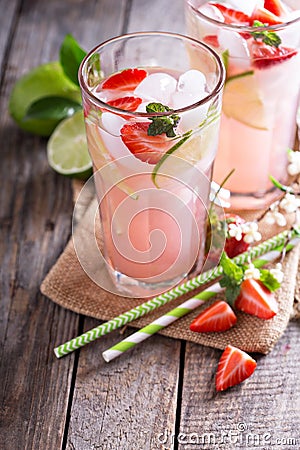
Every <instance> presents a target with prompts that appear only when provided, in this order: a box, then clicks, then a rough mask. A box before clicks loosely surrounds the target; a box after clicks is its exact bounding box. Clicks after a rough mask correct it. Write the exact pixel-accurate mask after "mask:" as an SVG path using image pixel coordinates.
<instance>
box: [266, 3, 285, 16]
mask: <svg viewBox="0 0 300 450" xmlns="http://www.w3.org/2000/svg"><path fill="white" fill-rule="evenodd" d="M264 7H265V8H266V9H267V10H268V11H270V12H271V13H273V14H275V16H278V17H281V16H284V15H286V13H287V10H286V8H285V7H284V6H283V4H282V2H281V0H265V2H264Z"/></svg>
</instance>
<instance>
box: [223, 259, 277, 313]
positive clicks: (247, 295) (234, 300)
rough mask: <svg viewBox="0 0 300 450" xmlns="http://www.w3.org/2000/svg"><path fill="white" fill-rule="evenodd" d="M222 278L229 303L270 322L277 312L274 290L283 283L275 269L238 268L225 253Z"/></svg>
mask: <svg viewBox="0 0 300 450" xmlns="http://www.w3.org/2000/svg"><path fill="white" fill-rule="evenodd" d="M220 263H221V266H222V268H223V277H222V279H221V280H220V285H221V286H222V287H224V288H225V295H226V299H227V301H228V302H229V303H230V304H231V305H233V306H234V307H235V308H236V309H239V310H241V311H243V312H245V313H247V314H251V315H254V316H256V317H259V318H260V319H265V320H267V319H271V318H272V317H273V316H274V315H276V314H277V312H278V305H277V302H276V299H275V296H274V291H275V290H276V289H278V288H279V287H280V282H279V281H278V278H276V277H275V276H274V275H273V274H272V270H266V269H260V270H259V269H257V268H255V267H254V265H253V264H249V266H248V267H247V268H245V267H242V266H238V265H237V264H235V263H234V262H233V261H232V260H231V259H230V258H228V256H227V255H226V254H225V253H223V254H222V257H221V261H220Z"/></svg>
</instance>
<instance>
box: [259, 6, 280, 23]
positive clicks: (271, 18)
mask: <svg viewBox="0 0 300 450" xmlns="http://www.w3.org/2000/svg"><path fill="white" fill-rule="evenodd" d="M254 20H259V21H260V22H262V23H263V24H264V25H277V24H280V23H283V22H282V20H280V19H279V17H278V16H276V15H275V14H273V13H272V12H271V11H269V10H268V9H266V8H258V7H257V8H255V10H254V11H253V13H252V16H251V21H252V23H253V22H254Z"/></svg>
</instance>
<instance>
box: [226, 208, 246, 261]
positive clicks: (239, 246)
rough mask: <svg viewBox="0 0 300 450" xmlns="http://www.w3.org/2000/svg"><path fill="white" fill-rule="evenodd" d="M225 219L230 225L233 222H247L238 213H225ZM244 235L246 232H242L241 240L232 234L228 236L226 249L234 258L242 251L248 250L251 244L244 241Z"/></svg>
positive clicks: (238, 223) (234, 223)
mask: <svg viewBox="0 0 300 450" xmlns="http://www.w3.org/2000/svg"><path fill="white" fill-rule="evenodd" d="M225 220H226V222H227V224H228V225H229V224H231V223H232V224H233V225H242V224H243V223H245V220H244V219H242V218H241V217H240V216H238V215H237V214H225ZM244 236H245V233H242V239H241V240H240V241H238V240H237V239H236V238H235V237H231V236H229V237H227V238H226V241H225V246H224V250H225V252H226V253H227V255H228V256H229V258H234V257H235V256H237V255H239V254H240V253H244V252H245V251H246V250H248V248H249V244H247V242H245V241H244Z"/></svg>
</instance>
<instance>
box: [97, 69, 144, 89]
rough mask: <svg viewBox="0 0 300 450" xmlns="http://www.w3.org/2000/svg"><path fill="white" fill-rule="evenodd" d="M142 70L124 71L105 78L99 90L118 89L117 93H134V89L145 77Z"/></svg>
mask: <svg viewBox="0 0 300 450" xmlns="http://www.w3.org/2000/svg"><path fill="white" fill-rule="evenodd" d="M147 75H148V74H147V72H146V70H144V69H137V68H135V69H125V70H122V72H118V73H115V74H113V75H112V76H110V77H109V78H107V79H106V80H105V81H104V82H103V83H102V85H101V89H118V90H119V91H134V89H135V88H136V87H137V86H138V85H139V84H140V82H141V81H143V79H144V78H146V76H147Z"/></svg>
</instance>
